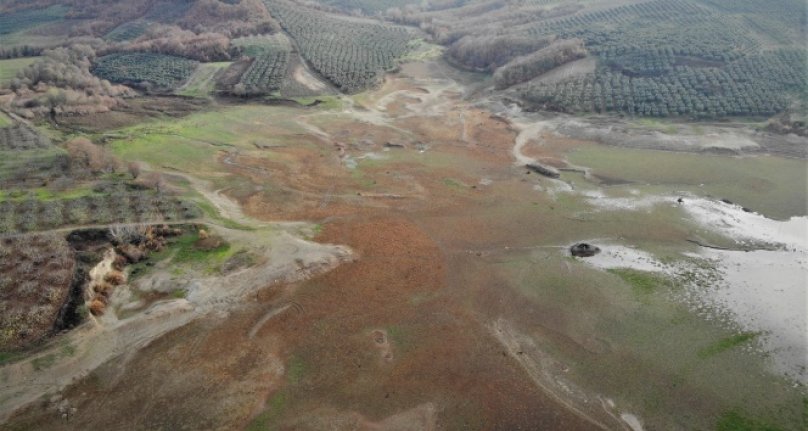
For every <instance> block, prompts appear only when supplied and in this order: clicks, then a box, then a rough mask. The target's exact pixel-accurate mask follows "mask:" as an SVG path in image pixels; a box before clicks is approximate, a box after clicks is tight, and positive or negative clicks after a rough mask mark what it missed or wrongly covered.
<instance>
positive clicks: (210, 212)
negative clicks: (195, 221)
mask: <svg viewBox="0 0 808 431" xmlns="http://www.w3.org/2000/svg"><path fill="white" fill-rule="evenodd" d="M193 202H194V203H195V204H196V206H198V207H199V209H201V210H202V212H203V213H204V214H205V216H206V217H208V218H209V219H211V220H212V221H215V222H216V223H219V224H221V225H222V226H224V227H226V228H228V229H236V230H254V229H253V228H252V227H250V226H246V225H243V224H241V223H239V222H236V221H234V220H230V219H229V218H225V217H223V216H222V215H221V214H219V211H218V210H217V209H216V207H215V206H213V204H212V203H210V201H208V200H207V199H205V198H203V197H201V196H199V197H197V198H196V199H193Z"/></svg>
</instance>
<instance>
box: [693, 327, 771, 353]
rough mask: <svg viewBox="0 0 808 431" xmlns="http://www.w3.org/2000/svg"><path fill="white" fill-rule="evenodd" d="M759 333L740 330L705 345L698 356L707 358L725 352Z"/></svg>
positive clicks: (750, 339)
mask: <svg viewBox="0 0 808 431" xmlns="http://www.w3.org/2000/svg"><path fill="white" fill-rule="evenodd" d="M759 335H760V333H759V332H742V333H740V334H735V335H732V336H730V337H727V338H722V339H721V340H718V341H716V342H715V343H713V344H711V345H709V346H707V347H705V348H704V349H702V350H700V351H699V357H700V358H709V357H711V356H715V355H717V354H719V353H721V352H725V351H727V350H730V349H732V348H735V347H738V346H741V345H744V344H747V343H749V342H751V341H752V340H754V339H755V338H757V337H758V336H759Z"/></svg>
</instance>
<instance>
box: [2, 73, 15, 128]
mask: <svg viewBox="0 0 808 431" xmlns="http://www.w3.org/2000/svg"><path fill="white" fill-rule="evenodd" d="M1 70H2V69H0V71H1ZM0 73H2V72H0ZM2 81H3V79H2V77H0V85H2ZM11 124H12V123H11V118H8V116H7V115H6V114H4V113H2V112H0V127H8V126H10V125H11Z"/></svg>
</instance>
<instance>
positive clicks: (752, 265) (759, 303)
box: [697, 250, 808, 382]
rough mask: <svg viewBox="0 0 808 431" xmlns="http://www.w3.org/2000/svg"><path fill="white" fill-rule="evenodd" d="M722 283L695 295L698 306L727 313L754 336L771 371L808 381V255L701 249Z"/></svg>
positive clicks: (741, 327)
mask: <svg viewBox="0 0 808 431" xmlns="http://www.w3.org/2000/svg"><path fill="white" fill-rule="evenodd" d="M701 256H702V257H706V258H709V259H713V260H714V261H716V262H717V267H718V268H717V269H718V270H719V272H720V273H721V276H722V281H721V282H719V283H718V284H716V285H713V286H710V288H708V289H707V290H705V291H701V292H697V295H698V297H699V299H700V300H701V302H702V304H704V305H707V306H708V307H710V308H712V309H717V310H722V311H725V312H728V313H729V314H730V316H731V318H732V320H733V321H734V322H735V323H736V324H737V325H738V326H739V327H740V330H742V331H744V332H747V331H748V332H760V333H761V336H760V337H759V338H760V342H761V344H762V347H763V348H764V350H765V351H766V352H770V353H771V354H772V360H773V362H774V365H775V367H776V368H777V369H778V370H780V371H782V372H784V373H785V374H787V375H790V376H792V377H794V378H796V379H798V380H800V381H803V382H808V370H806V367H808V318H807V317H806V316H808V294H806V289H808V256H806V254H805V253H804V252H803V253H795V252H791V251H779V250H778V251H768V250H758V251H751V252H743V251H725V250H704V251H702V253H701Z"/></svg>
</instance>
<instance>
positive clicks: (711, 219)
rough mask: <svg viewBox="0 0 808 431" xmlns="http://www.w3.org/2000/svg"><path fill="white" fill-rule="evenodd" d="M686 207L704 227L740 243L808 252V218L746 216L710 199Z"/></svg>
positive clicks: (731, 207)
mask: <svg viewBox="0 0 808 431" xmlns="http://www.w3.org/2000/svg"><path fill="white" fill-rule="evenodd" d="M682 207H683V208H684V209H685V210H686V211H687V212H688V213H689V214H690V215H691V217H693V219H695V220H696V221H698V222H699V223H701V224H702V225H704V226H706V227H709V228H713V229H715V230H718V231H719V232H722V233H724V234H725V235H727V236H729V237H732V238H735V239H737V240H747V241H757V242H766V243H776V244H782V245H784V246H785V247H787V248H788V249H791V250H794V251H798V250H801V251H803V252H805V251H806V250H808V217H792V218H791V219H790V220H787V221H777V220H772V219H768V218H766V217H764V216H762V215H760V214H757V213H749V212H745V211H743V210H742V209H741V208H740V207H739V206H737V205H731V204H727V203H724V202H717V201H711V200H707V199H687V200H686V202H685V205H683V206H682Z"/></svg>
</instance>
